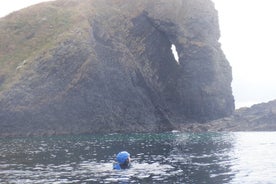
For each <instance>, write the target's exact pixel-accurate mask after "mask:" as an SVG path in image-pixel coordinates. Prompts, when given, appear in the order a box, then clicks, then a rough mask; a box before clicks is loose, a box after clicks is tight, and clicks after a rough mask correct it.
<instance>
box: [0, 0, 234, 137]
mask: <svg viewBox="0 0 276 184" xmlns="http://www.w3.org/2000/svg"><path fill="white" fill-rule="evenodd" d="M219 37H220V32H219V25H218V15H217V11H216V10H215V8H214V4H213V3H212V2H211V1H210V0H192V1H191V0H172V1H167V0H139V1H131V2H130V1H127V0H112V1H110V0H82V1H79V0H57V1H53V2H47V3H42V4H39V5H35V6H32V7H29V8H26V9H23V10H20V11H18V12H15V13H12V14H10V15H8V16H6V17H4V18H1V19H0V43H1V47H0V127H1V128H0V135H2V136H5V135H6V136H8V135H11V136H17V135H52V134H71V133H110V132H160V131H170V130H173V129H175V128H176V127H178V126H180V125H183V124H186V123H187V122H200V123H205V122H208V121H212V120H215V119H219V118H223V117H226V116H230V115H231V114H232V113H233V111H234V98H233V95H232V89H231V81H232V71H231V67H230V65H229V63H228V61H227V60H226V58H225V56H224V54H223V52H222V50H221V47H220V43H219V42H218V39H219ZM172 44H173V45H175V46H176V50H177V52H178V55H179V61H176V60H175V58H174V56H173V54H172V52H171V46H172Z"/></svg>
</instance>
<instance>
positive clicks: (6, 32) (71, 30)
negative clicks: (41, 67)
mask: <svg viewBox="0 0 276 184" xmlns="http://www.w3.org/2000/svg"><path fill="white" fill-rule="evenodd" d="M80 5H81V4H80ZM80 9H81V7H79V6H72V5H71V4H68V3H67V4H66V1H58V2H53V3H43V4H40V5H36V6H33V7H30V8H27V9H23V10H21V11H19V12H15V13H12V14H11V15H9V16H7V17H5V18H2V19H0V43H1V44H0V76H5V79H6V80H5V82H4V84H2V85H1V84H0V85H1V86H0V91H2V90H4V89H5V88H6V87H7V86H9V85H8V84H9V83H11V82H12V81H14V80H15V78H19V77H18V76H17V77H16V75H20V72H18V70H17V69H16V68H17V67H18V66H20V65H22V63H23V61H27V62H26V65H28V64H30V63H31V62H33V61H34V59H35V58H36V57H38V56H41V55H46V56H47V53H49V51H50V50H52V49H54V48H55V47H57V46H58V45H59V43H62V42H64V41H65V40H66V39H72V38H74V39H77V38H76V36H74V35H75V34H76V31H75V30H76V29H78V30H82V31H83V30H84V31H85V30H88V23H87V22H86V20H87V19H86V18H85V17H84V16H85V15H84V12H83V11H80ZM87 32H88V31H87ZM84 36H87V34H85V33H84V34H82V36H79V37H80V38H78V39H83V38H81V37H84Z"/></svg>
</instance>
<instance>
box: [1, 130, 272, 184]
mask: <svg viewBox="0 0 276 184" xmlns="http://www.w3.org/2000/svg"><path fill="white" fill-rule="evenodd" d="M0 145H1V147H0V183H24V184H25V183H32V184H33V183H43V184H46V183H124V184H125V183H191V184H201V183H206V184H216V183H218V184H222V183H229V184H238V183H248V184H257V183H258V184H259V183H260V184H273V183H276V159H275V158H276V132H249V133H248V132H247V133H246V132H240V133H198V134H191V133H162V134H127V135H126V134H109V135H81V136H56V137H50V138H49V137H48V138H37V137H36V138H16V139H0ZM121 150H127V151H128V152H130V153H131V158H132V168H131V169H129V170H125V171H114V170H112V163H113V162H114V158H115V155H116V153H118V152H119V151H121Z"/></svg>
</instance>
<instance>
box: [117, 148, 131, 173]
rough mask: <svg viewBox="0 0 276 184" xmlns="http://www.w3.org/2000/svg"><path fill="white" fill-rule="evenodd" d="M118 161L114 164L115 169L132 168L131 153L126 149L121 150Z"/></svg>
mask: <svg viewBox="0 0 276 184" xmlns="http://www.w3.org/2000/svg"><path fill="white" fill-rule="evenodd" d="M116 160H117V163H115V164H114V165H113V169H116V170H121V169H129V168H130V154H129V153H128V152H126V151H121V152H120V153H118V154H117V156H116Z"/></svg>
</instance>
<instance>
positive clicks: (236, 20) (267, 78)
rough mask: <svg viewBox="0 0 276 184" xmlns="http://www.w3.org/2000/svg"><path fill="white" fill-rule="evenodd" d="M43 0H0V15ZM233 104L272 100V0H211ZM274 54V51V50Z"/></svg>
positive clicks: (275, 32)
mask: <svg viewBox="0 0 276 184" xmlns="http://www.w3.org/2000/svg"><path fill="white" fill-rule="evenodd" d="M41 1H46V0H0V17H2V16H5V15H7V14H8V13H10V12H12V11H16V10H19V9H21V8H24V7H27V6H29V5H32V4H36V3H38V2H41ZM213 2H215V6H216V9H217V10H218V12H219V20H220V29H221V39H220V42H221V43H222V49H223V51H224V53H225V55H226V57H227V59H228V61H229V62H230V64H231V66H232V72H233V83H232V88H233V93H234V96H235V101H236V107H241V106H250V105H252V104H255V103H260V102H267V101H269V100H273V99H276V84H275V81H276V54H275V53H276V51H274V50H273V49H274V48H275V46H274V44H275V43H276V21H275V20H274V19H275V17H276V11H275V7H276V0H213ZM273 51H274V52H275V53H274V52H273Z"/></svg>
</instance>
